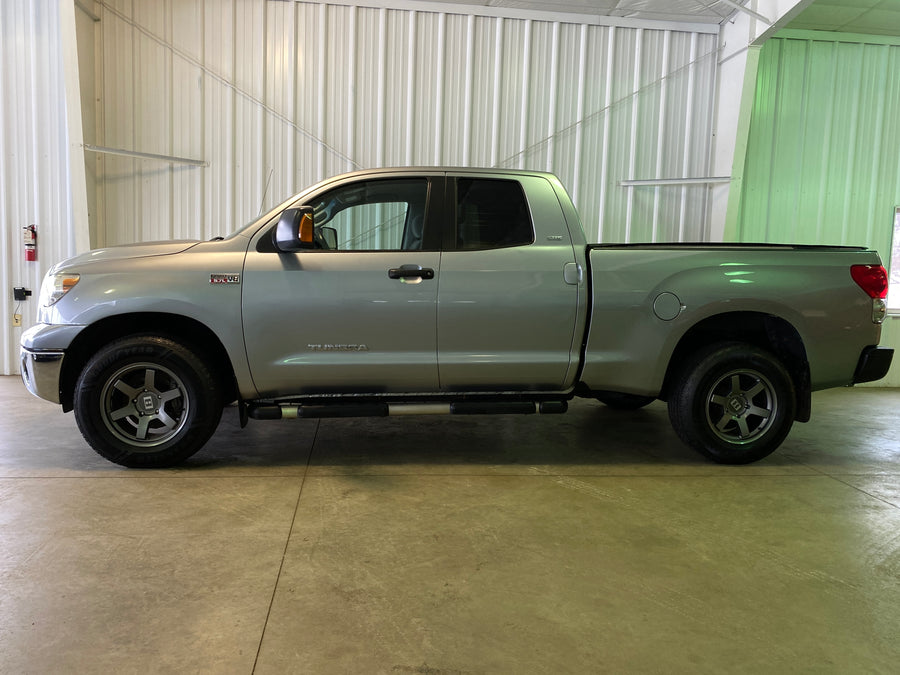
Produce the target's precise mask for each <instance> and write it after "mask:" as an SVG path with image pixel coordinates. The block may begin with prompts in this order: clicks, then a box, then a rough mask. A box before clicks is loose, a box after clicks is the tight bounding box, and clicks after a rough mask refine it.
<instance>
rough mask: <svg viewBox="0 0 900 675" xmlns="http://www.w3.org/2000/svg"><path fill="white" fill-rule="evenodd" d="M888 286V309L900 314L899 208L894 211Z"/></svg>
mask: <svg viewBox="0 0 900 675" xmlns="http://www.w3.org/2000/svg"><path fill="white" fill-rule="evenodd" d="M889 269H890V275H891V276H890V285H889V286H888V296H887V301H888V309H889V310H890V311H892V312H900V206H898V207H897V208H896V209H895V210H894V238H893V240H892V243H891V262H890V268H889Z"/></svg>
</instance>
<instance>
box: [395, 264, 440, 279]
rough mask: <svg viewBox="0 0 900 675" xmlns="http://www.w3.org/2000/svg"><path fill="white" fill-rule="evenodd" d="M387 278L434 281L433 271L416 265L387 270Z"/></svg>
mask: <svg viewBox="0 0 900 675" xmlns="http://www.w3.org/2000/svg"><path fill="white" fill-rule="evenodd" d="M388 277H390V278H391V279H434V270H433V269H431V268H430V267H419V266H418V265H403V266H402V267H392V268H391V269H389V270H388Z"/></svg>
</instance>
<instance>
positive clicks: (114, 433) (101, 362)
mask: <svg viewBox="0 0 900 675" xmlns="http://www.w3.org/2000/svg"><path fill="white" fill-rule="evenodd" d="M222 407H223V404H222V396H221V393H220V392H219V391H218V387H217V386H216V379H215V377H214V376H213V374H212V373H211V372H210V369H209V368H208V366H207V365H206V364H205V363H204V362H203V360H202V359H200V358H199V357H198V356H196V355H195V354H194V353H193V352H192V351H191V350H189V349H187V348H186V347H184V346H182V345H179V344H178V343H176V342H174V341H172V340H169V339H166V338H161V337H154V336H137V337H128V338H124V339H122V340H118V341H116V342H113V343H111V344H109V345H107V346H106V347H104V348H103V349H101V350H100V351H99V352H98V353H97V354H96V355H95V356H94V357H93V358H92V359H91V360H90V361H89V362H88V363H87V365H86V366H85V368H84V370H83V371H82V373H81V376H80V377H79V378H78V382H77V383H76V385H75V419H76V420H77V422H78V428H79V429H80V430H81V433H82V435H83V436H84V438H85V440H87V442H88V443H90V445H91V447H93V448H94V450H96V451H97V452H98V453H99V454H100V455H102V456H103V457H105V458H106V459H108V460H110V461H112V462H115V463H116V464H121V465H123V466H128V467H146V468H149V467H165V466H172V465H174V464H178V463H179V462H182V461H183V460H185V459H187V458H188V457H190V456H191V455H193V454H194V453H195V452H197V451H198V450H199V449H200V448H201V447H202V446H203V444H204V443H206V441H207V440H209V437H210V436H211V435H212V434H213V432H214V431H215V429H216V427H217V426H218V424H219V419H220V418H221V415H222Z"/></svg>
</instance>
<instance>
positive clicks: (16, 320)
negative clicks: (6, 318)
mask: <svg viewBox="0 0 900 675" xmlns="http://www.w3.org/2000/svg"><path fill="white" fill-rule="evenodd" d="M21 325H22V315H21V314H13V326H21Z"/></svg>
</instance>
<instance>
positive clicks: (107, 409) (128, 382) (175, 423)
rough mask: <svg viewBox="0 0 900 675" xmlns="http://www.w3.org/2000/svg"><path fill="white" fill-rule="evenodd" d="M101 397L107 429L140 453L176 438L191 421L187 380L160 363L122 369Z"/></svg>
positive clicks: (139, 364) (129, 366) (104, 388)
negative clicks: (189, 419)
mask: <svg viewBox="0 0 900 675" xmlns="http://www.w3.org/2000/svg"><path fill="white" fill-rule="evenodd" d="M101 397H102V407H101V414H102V417H103V422H104V424H105V425H106V428H107V429H109V430H110V431H111V432H112V433H113V434H114V435H115V436H116V437H117V438H118V439H119V440H122V441H124V442H126V443H127V444H128V445H130V446H131V447H132V448H134V449H135V450H136V451H138V452H140V451H141V450H142V449H146V450H147V451H150V450H151V449H152V448H154V447H156V446H159V445H161V444H163V443H165V442H167V441H168V440H170V439H172V438H174V437H175V436H176V435H177V434H178V433H179V432H180V431H181V430H182V429H183V428H184V426H185V424H186V423H187V420H188V413H189V410H190V401H189V400H188V397H187V390H186V387H185V385H184V382H182V380H181V378H179V377H178V375H176V374H175V373H174V372H173V371H171V370H169V369H168V368H165V367H163V366H161V365H159V364H156V363H146V362H145V363H133V364H130V365H127V366H124V367H122V368H120V369H119V370H118V371H116V372H115V373H113V374H112V375H111V376H110V377H109V378H108V379H107V381H106V384H105V385H104V387H103V391H102V393H101Z"/></svg>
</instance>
